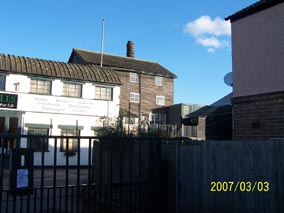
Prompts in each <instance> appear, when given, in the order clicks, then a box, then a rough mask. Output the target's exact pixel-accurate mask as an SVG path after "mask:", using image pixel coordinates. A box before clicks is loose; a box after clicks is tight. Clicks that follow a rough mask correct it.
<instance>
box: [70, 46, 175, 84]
mask: <svg viewBox="0 0 284 213" xmlns="http://www.w3.org/2000/svg"><path fill="white" fill-rule="evenodd" d="M76 55H77V56H79V57H80V58H81V59H82V60H83V61H84V62H85V63H86V64H96V65H100V63H101V53H98V52H92V51H87V50H81V49H77V48H74V49H73V52H72V54H71V56H70V59H69V63H72V62H73V60H72V59H73V57H74V56H76ZM103 66H105V67H114V68H116V69H118V70H125V71H130V72H136V73H145V74H149V75H159V76H164V77H169V78H176V77H177V76H176V75H175V74H173V73H172V72H170V71H169V70H167V69H166V68H164V67H162V66H161V65H159V64H158V63H156V62H150V61H144V60H139V59H135V58H130V57H122V56H115V55H109V54H103Z"/></svg>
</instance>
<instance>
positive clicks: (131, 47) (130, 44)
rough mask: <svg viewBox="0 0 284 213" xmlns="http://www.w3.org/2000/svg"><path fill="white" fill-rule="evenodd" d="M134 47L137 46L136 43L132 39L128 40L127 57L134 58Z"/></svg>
mask: <svg viewBox="0 0 284 213" xmlns="http://www.w3.org/2000/svg"><path fill="white" fill-rule="evenodd" d="M134 47H135V44H134V43H133V42H132V41H128V42H127V44H126V49H127V52H126V56H127V57H130V58H134Z"/></svg>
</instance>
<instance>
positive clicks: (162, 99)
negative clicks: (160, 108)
mask: <svg viewBox="0 0 284 213" xmlns="http://www.w3.org/2000/svg"><path fill="white" fill-rule="evenodd" d="M156 104H157V105H165V96H156Z"/></svg>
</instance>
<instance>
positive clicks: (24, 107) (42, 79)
mask: <svg viewBox="0 0 284 213" xmlns="http://www.w3.org/2000/svg"><path fill="white" fill-rule="evenodd" d="M0 90H1V91H0V133H2V134H3V133H10V134H35V135H55V136H66V135H68V136H94V129H95V128H96V127H99V125H101V124H100V123H98V120H99V118H101V117H109V118H113V119H115V118H116V117H117V116H118V114H119V95H120V80H119V78H118V76H117V74H116V73H115V72H114V71H113V70H112V69H110V68H105V67H99V66H95V65H78V64H68V63H62V62H55V61H48V60H42V59H35V58H27V57H18V56H12V55H4V54H0ZM76 142H77V141H76V139H73V140H71V139H70V141H69V143H68V144H69V149H70V150H73V151H74V153H73V154H74V156H76V152H77V151H78V147H77V145H76ZM15 143H16V142H15V140H14V141H13V140H10V141H9V142H7V144H6V145H5V146H6V148H7V150H9V149H10V148H13V147H15ZM27 143H29V142H28V141H27V140H26V142H23V141H22V142H21V146H26V147H32V148H33V149H34V151H35V156H34V165H40V164H41V158H40V156H41V150H42V145H41V144H42V143H38V144H37V143H36V142H33V143H32V145H28V144H27ZM80 147H81V152H80V154H81V164H82V165H83V164H87V162H86V155H87V153H88V141H85V142H84V140H82V141H81V145H80ZM84 147H85V149H84ZM43 149H44V151H45V165H49V164H50V165H53V162H52V161H53V156H54V139H49V140H48V141H45V143H44V148H43ZM65 149H66V140H58V143H57V156H58V159H57V162H58V164H59V165H60V164H62V165H64V162H65V159H66V151H65ZM84 157H85V158H84ZM73 159H74V160H75V157H73ZM70 164H72V157H70Z"/></svg>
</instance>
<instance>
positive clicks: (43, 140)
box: [27, 127, 49, 152]
mask: <svg viewBox="0 0 284 213" xmlns="http://www.w3.org/2000/svg"><path fill="white" fill-rule="evenodd" d="M32 130H33V133H31V132H32ZM39 130H40V134H39V132H35V131H39ZM43 130H45V131H46V132H43ZM27 133H28V135H35V136H49V128H35V127H28V132H27ZM44 133H45V134H44ZM38 142H40V143H41V144H40V145H39V144H38ZM35 143H36V144H35ZM42 145H43V146H44V147H43V151H44V152H49V150H48V148H49V142H48V138H47V137H43V138H40V137H38V138H32V137H29V138H28V147H31V149H33V150H34V152H42Z"/></svg>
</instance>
